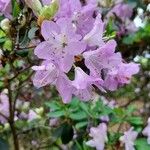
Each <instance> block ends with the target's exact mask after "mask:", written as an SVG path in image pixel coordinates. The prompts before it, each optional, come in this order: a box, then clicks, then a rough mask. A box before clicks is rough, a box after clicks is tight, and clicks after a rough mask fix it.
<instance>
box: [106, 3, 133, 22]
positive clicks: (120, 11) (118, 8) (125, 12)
mask: <svg viewBox="0 0 150 150" xmlns="http://www.w3.org/2000/svg"><path fill="white" fill-rule="evenodd" d="M114 14H115V15H116V16H117V17H119V18H120V19H121V20H122V21H125V20H126V19H128V18H131V16H132V14H133V8H132V7H131V6H130V5H128V4H124V3H119V4H117V5H115V6H114V8H113V9H111V11H110V12H109V13H108V17H110V16H112V15H114Z"/></svg>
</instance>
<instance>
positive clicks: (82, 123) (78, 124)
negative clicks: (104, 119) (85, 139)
mask: <svg viewBox="0 0 150 150" xmlns="http://www.w3.org/2000/svg"><path fill="white" fill-rule="evenodd" d="M87 124H88V121H84V122H79V123H77V124H76V125H75V127H76V128H77V129H80V128H83V127H85V126H87Z"/></svg>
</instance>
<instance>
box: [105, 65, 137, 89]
mask: <svg viewBox="0 0 150 150" xmlns="http://www.w3.org/2000/svg"><path fill="white" fill-rule="evenodd" d="M138 72H139V65H138V64H135V63H129V64H125V63H121V64H120V65H119V67H118V68H117V69H115V68H114V70H112V71H111V72H109V73H108V76H107V77H106V79H105V82H104V85H105V87H106V88H107V89H109V90H111V91H114V90H116V89H117V88H118V86H121V85H123V84H129V83H130V80H131V77H132V75H134V74H136V73H138Z"/></svg>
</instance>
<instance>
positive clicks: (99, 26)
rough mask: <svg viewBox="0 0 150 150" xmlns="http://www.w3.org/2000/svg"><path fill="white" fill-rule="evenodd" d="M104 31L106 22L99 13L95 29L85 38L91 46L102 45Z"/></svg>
mask: <svg viewBox="0 0 150 150" xmlns="http://www.w3.org/2000/svg"><path fill="white" fill-rule="evenodd" d="M103 32H104V23H103V22H102V20H101V16H100V15H98V16H97V17H96V19H95V23H94V25H93V29H92V30H91V31H90V32H89V33H88V34H87V35H86V36H85V37H84V40H85V41H86V42H87V43H88V45H89V46H102V45H103V44H104V42H103V40H102V37H103Z"/></svg>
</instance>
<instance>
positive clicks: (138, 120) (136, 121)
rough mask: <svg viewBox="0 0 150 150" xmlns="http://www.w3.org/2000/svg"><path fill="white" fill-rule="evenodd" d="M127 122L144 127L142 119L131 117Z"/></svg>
mask: <svg viewBox="0 0 150 150" xmlns="http://www.w3.org/2000/svg"><path fill="white" fill-rule="evenodd" d="M127 121H128V122H130V123H131V124H132V125H142V124H143V120H142V118H141V117H129V118H127Z"/></svg>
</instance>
